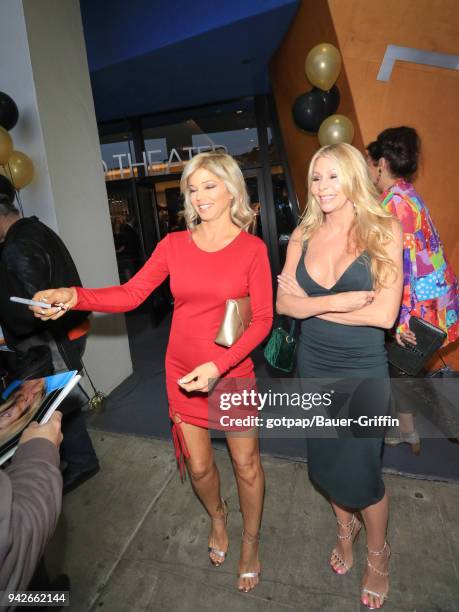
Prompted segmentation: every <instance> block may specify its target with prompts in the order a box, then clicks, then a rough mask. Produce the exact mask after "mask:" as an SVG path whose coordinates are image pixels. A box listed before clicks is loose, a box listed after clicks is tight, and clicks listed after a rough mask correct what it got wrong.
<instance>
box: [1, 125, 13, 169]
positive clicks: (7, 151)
mask: <svg viewBox="0 0 459 612" xmlns="http://www.w3.org/2000/svg"><path fill="white" fill-rule="evenodd" d="M12 150H13V140H12V138H11V136H10V135H9V134H8V132H7V131H6V130H5V128H3V127H1V126H0V165H2V166H3V164H6V162H7V161H8V158H9V156H10V155H11V151H12Z"/></svg>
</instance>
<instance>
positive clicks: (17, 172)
mask: <svg viewBox="0 0 459 612" xmlns="http://www.w3.org/2000/svg"><path fill="white" fill-rule="evenodd" d="M3 170H4V172H2V174H4V175H5V176H6V177H7V178H8V179H9V180H10V181H11V182H12V183H13V185H14V187H15V188H16V189H22V188H23V187H25V186H26V185H28V184H29V183H30V182H31V180H32V179H33V174H34V169H33V162H32V160H31V159H30V157H27V155H26V154H25V153H21V151H12V152H11V155H10V156H9V158H8V160H7V162H6V165H5V166H4V168H3Z"/></svg>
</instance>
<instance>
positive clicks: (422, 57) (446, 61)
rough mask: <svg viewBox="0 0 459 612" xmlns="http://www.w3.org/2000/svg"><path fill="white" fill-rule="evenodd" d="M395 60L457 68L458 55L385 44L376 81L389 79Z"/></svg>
mask: <svg viewBox="0 0 459 612" xmlns="http://www.w3.org/2000/svg"><path fill="white" fill-rule="evenodd" d="M396 61H401V62H411V63H412V64H425V65H427V66H435V67H437V68H449V69H451V70H459V55H451V54H449V53H436V52H435V51H424V50H423V49H414V48H413V47H399V46H397V45H387V48H386V52H385V54H384V58H383V61H382V62H381V67H380V69H379V72H378V76H377V77H376V78H377V80H378V81H388V80H389V79H390V76H391V74H392V69H393V67H394V62H396Z"/></svg>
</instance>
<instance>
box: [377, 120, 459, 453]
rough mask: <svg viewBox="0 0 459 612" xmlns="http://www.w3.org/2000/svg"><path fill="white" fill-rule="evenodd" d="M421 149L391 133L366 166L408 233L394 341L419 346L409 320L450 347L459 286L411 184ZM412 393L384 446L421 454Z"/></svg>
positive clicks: (381, 138)
mask: <svg viewBox="0 0 459 612" xmlns="http://www.w3.org/2000/svg"><path fill="white" fill-rule="evenodd" d="M420 147H421V142H420V139H419V136H418V134H417V132H416V130H414V129H413V128H410V127H405V126H401V127H395V128H388V129H387V130H384V131H383V132H381V133H380V134H379V135H378V137H377V139H376V140H375V141H373V142H371V143H370V144H369V145H368V147H367V163H368V168H369V171H370V175H371V177H372V180H373V182H374V184H375V186H376V188H377V189H378V191H379V192H380V193H381V196H380V198H381V204H382V206H383V208H384V209H385V210H387V211H388V212H390V213H391V214H392V215H394V217H397V218H398V219H399V220H400V223H401V224H402V228H403V274H404V286H403V299H402V304H401V308H400V313H399V316H398V318H397V322H396V330H395V331H396V333H395V338H396V340H397V342H398V343H399V344H401V345H402V346H403V345H404V344H405V343H408V344H410V343H411V344H416V336H415V334H414V333H413V332H412V331H411V330H410V328H409V322H410V318H411V317H412V316H416V317H419V318H421V319H424V320H425V321H428V322H429V323H432V325H435V326H436V327H439V328H440V329H442V330H443V331H444V332H446V339H445V342H444V344H443V347H445V346H447V345H448V344H450V343H452V342H455V341H456V340H457V339H458V338H459V286H458V281H457V278H456V275H455V274H454V271H453V269H452V267H451V265H450V264H449V263H448V261H447V259H446V256H445V251H444V248H443V245H442V242H441V240H440V236H439V234H438V231H437V228H436V227H435V224H434V222H433V220H432V217H431V216H430V212H429V209H428V208H427V206H426V205H425V203H424V201H423V199H422V198H421V196H420V195H419V194H418V192H417V191H416V189H415V187H414V186H413V184H412V182H411V181H412V179H413V176H414V175H415V173H416V171H417V168H418V159H419V152H420ZM423 374H424V373H423ZM391 375H392V376H394V377H399V376H403V373H401V372H399V371H395V368H391ZM410 391H411V387H410V388H409V389H408V388H407V390H405V389H404V388H403V387H400V388H398V391H397V397H396V400H397V401H396V410H397V416H398V418H399V421H400V427H398V428H391V429H389V430H388V432H387V433H386V437H385V442H386V444H389V445H390V446H396V445H397V444H400V443H407V444H409V445H410V446H411V449H412V451H413V452H414V453H415V454H419V452H420V439H419V435H418V433H417V431H416V428H415V426H414V418H413V414H414V412H415V406H414V405H413V394H412V392H410ZM414 403H416V402H414Z"/></svg>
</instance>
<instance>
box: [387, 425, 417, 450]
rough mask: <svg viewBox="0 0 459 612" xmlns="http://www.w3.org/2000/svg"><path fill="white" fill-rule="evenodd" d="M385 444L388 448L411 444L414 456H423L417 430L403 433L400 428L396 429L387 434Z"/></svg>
mask: <svg viewBox="0 0 459 612" xmlns="http://www.w3.org/2000/svg"><path fill="white" fill-rule="evenodd" d="M384 443H385V444H387V446H398V445H399V444H409V445H410V447H411V452H412V453H413V455H416V456H418V455H420V454H421V439H420V437H419V434H418V432H417V431H416V430H415V429H413V431H401V429H400V428H399V427H394V428H393V429H390V430H388V431H387V432H386V435H385V436H384Z"/></svg>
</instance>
